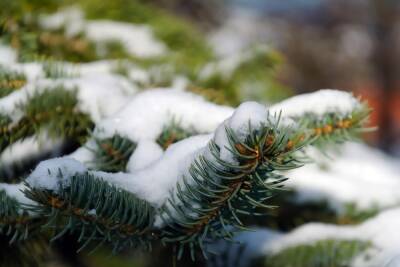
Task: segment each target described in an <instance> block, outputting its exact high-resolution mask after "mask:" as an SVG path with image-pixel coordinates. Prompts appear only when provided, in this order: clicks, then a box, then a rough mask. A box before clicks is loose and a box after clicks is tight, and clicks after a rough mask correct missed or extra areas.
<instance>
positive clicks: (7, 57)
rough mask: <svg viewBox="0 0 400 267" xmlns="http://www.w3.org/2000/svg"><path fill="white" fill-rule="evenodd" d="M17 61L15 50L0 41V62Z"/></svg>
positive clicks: (9, 62) (6, 63)
mask: <svg viewBox="0 0 400 267" xmlns="http://www.w3.org/2000/svg"><path fill="white" fill-rule="evenodd" d="M16 61H17V52H16V51H15V50H14V49H13V48H11V47H9V46H6V45H3V44H1V43H0V64H4V65H8V64H11V63H15V62H16Z"/></svg>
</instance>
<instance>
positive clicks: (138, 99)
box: [95, 88, 233, 142]
mask: <svg viewBox="0 0 400 267" xmlns="http://www.w3.org/2000/svg"><path fill="white" fill-rule="evenodd" d="M232 112H233V109H232V108H230V107H226V106H218V105H216V104H213V103H210V102H207V101H206V100H204V99H203V98H202V97H200V96H198V95H194V94H192V93H188V92H182V91H180V90H176V89H166V88H165V89H153V90H147V91H145V92H142V93H139V94H137V95H136V96H135V97H133V99H132V100H131V101H130V102H129V103H128V104H126V105H125V106H124V107H123V108H122V109H121V110H120V111H119V112H117V113H116V114H114V115H112V116H111V117H109V118H107V119H105V120H104V121H102V122H101V123H99V124H98V125H97V127H96V130H95V135H96V136H98V137H99V138H108V137H112V136H113V135H114V134H119V135H121V136H123V137H127V138H129V139H130V140H132V141H134V142H139V141H141V140H156V139H157V137H158V136H159V135H160V134H161V132H162V130H163V127H164V126H165V124H166V123H167V122H168V121H171V120H172V119H175V120H177V121H178V122H179V124H180V126H182V127H183V128H184V129H194V130H195V131H196V132H200V133H208V132H212V131H214V130H215V129H216V128H217V126H218V125H219V124H220V123H221V122H222V121H223V120H224V119H226V118H227V117H229V116H230V115H231V114H232Z"/></svg>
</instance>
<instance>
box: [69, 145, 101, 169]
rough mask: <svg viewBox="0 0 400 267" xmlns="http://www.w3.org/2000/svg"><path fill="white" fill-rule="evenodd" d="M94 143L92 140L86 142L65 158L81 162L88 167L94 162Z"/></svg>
mask: <svg viewBox="0 0 400 267" xmlns="http://www.w3.org/2000/svg"><path fill="white" fill-rule="evenodd" d="M96 146H97V145H96V142H95V141H94V140H93V139H90V140H89V141H87V142H86V143H85V144H84V145H83V146H81V147H80V148H78V149H77V150H75V151H74V152H72V153H71V154H69V155H68V156H67V157H69V158H72V159H75V160H77V161H80V162H82V163H83V164H85V165H90V163H91V162H93V161H94V160H95V155H94V153H93V151H94V150H95V148H96Z"/></svg>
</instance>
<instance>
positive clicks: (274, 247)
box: [211, 208, 400, 267]
mask: <svg viewBox="0 0 400 267" xmlns="http://www.w3.org/2000/svg"><path fill="white" fill-rule="evenodd" d="M399 223H400V208H394V209H390V210H387V211H384V212H382V213H380V214H378V215H377V216H376V217H374V218H371V219H369V220H367V221H365V222H364V223H362V224H360V225H352V226H349V225H347V226H343V225H342V226H338V225H332V224H324V223H307V224H304V225H302V226H299V227H297V228H295V229H294V230H292V231H291V232H288V233H279V232H276V231H273V230H270V229H261V228H255V229H253V230H254V231H251V232H242V233H239V234H238V235H237V236H235V238H234V241H238V242H240V243H241V244H242V245H243V246H244V247H245V250H244V252H243V253H242V254H241V258H244V259H245V260H242V259H240V262H239V264H238V266H246V264H249V262H250V259H251V258H255V257H260V256H262V255H271V254H276V253H279V252H281V251H283V250H285V249H287V248H290V247H293V246H298V245H304V244H308V245H310V244H313V243H315V242H318V241H322V240H338V241H340V240H349V241H350V240H359V241H365V242H370V243H371V246H372V247H371V248H369V249H368V250H367V251H366V252H364V253H361V254H360V255H357V256H356V257H355V259H354V261H353V262H352V264H351V266H352V267H380V266H389V267H395V266H398V265H396V264H399V254H398V252H399V250H400V233H399V232H398V230H397V229H398V225H399ZM223 245H224V242H220V243H216V244H214V245H213V246H215V247H216V248H217V251H218V250H223V249H224V247H223ZM225 245H226V243H225ZM211 248H212V247H211ZM238 248H239V247H238V245H237V244H236V245H233V246H232V247H230V248H227V249H228V252H229V255H235V254H236V253H237V252H236V251H237V250H238ZM388 262H390V263H388ZM385 264H388V265H385ZM228 266H237V265H232V264H230V265H229V264H228Z"/></svg>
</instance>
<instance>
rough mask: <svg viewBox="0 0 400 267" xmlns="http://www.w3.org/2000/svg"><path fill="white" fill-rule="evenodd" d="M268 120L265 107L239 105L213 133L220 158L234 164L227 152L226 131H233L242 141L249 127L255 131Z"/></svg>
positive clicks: (229, 153)
mask: <svg viewBox="0 0 400 267" xmlns="http://www.w3.org/2000/svg"><path fill="white" fill-rule="evenodd" d="M267 119H268V110H267V108H266V107H265V106H263V105H261V104H258V103H256V102H245V103H243V104H241V105H240V106H239V107H237V109H236V110H235V112H234V113H233V115H232V116H231V117H230V118H229V119H227V120H225V121H224V123H223V124H221V125H220V126H219V127H218V129H217V130H216V132H215V137H214V141H215V143H216V144H217V145H218V146H219V147H220V158H221V159H222V160H224V161H227V162H230V163H236V161H235V159H234V155H233V154H232V152H231V151H230V150H229V148H230V145H229V141H228V136H227V133H226V129H228V128H230V129H234V132H235V134H236V135H237V136H238V138H239V139H240V140H241V141H244V138H245V136H246V133H248V130H249V127H251V128H252V129H257V128H258V127H260V125H261V124H265V123H266V122H267Z"/></svg>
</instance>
